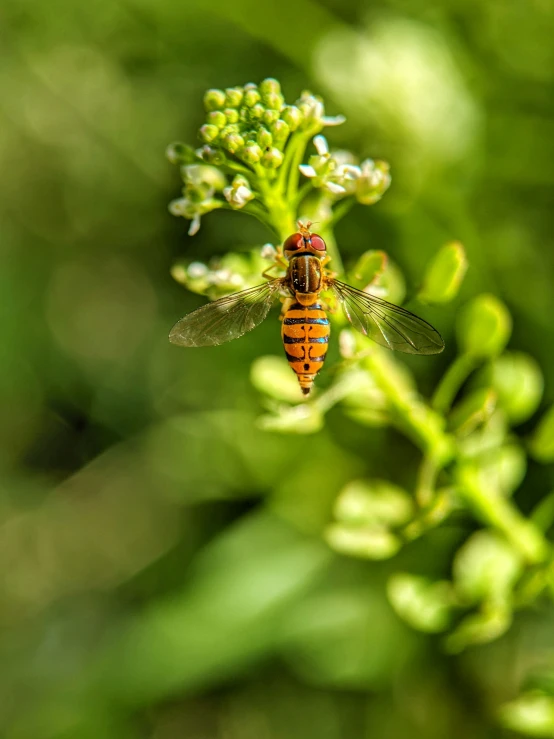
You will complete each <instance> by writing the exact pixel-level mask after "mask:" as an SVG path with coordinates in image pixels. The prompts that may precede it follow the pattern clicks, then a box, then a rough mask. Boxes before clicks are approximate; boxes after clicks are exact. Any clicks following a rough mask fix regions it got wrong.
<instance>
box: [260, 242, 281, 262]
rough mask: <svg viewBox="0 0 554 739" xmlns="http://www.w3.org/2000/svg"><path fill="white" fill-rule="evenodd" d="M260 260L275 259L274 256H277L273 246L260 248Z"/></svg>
mask: <svg viewBox="0 0 554 739" xmlns="http://www.w3.org/2000/svg"><path fill="white" fill-rule="evenodd" d="M260 254H261V257H262V259H271V260H273V259H275V256H276V255H277V250H276V249H275V247H274V246H273V244H264V245H263V246H262V250H261V252H260Z"/></svg>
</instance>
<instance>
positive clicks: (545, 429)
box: [530, 406, 554, 464]
mask: <svg viewBox="0 0 554 739" xmlns="http://www.w3.org/2000/svg"><path fill="white" fill-rule="evenodd" d="M530 448H531V454H532V455H533V457H534V458H535V459H537V460H538V461H539V462H543V463H545V464H546V463H547V462H552V461H554V406H550V408H549V409H548V410H547V411H546V413H545V414H544V416H543V417H542V418H541V420H540V421H539V425H538V426H537V428H536V429H535V432H534V434H533V436H532V438H531V447H530Z"/></svg>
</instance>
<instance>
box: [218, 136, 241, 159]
mask: <svg viewBox="0 0 554 739" xmlns="http://www.w3.org/2000/svg"><path fill="white" fill-rule="evenodd" d="M222 143H223V146H224V147H225V148H226V149H227V151H228V152H229V153H230V154H236V153H237V152H239V151H240V150H241V149H242V147H243V146H244V139H243V138H242V136H241V135H240V134H238V133H230V134H228V135H227V136H225V137H223V139H222Z"/></svg>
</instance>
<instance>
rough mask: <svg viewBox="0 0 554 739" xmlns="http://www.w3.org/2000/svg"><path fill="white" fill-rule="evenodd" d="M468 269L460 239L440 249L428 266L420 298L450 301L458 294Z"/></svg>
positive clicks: (423, 299)
mask: <svg viewBox="0 0 554 739" xmlns="http://www.w3.org/2000/svg"><path fill="white" fill-rule="evenodd" d="M466 270H467V257H466V254H465V251H464V247H463V246H462V244H460V242H459V241H453V242H452V243H450V244H446V245H445V246H443V247H442V249H440V250H439V251H438V252H437V254H436V255H435V257H434V258H433V259H432V260H431V263H430V264H429V265H428V266H427V269H426V271H425V277H424V279H423V287H422V288H421V290H420V291H419V295H418V298H419V299H420V300H421V301H422V302H423V303H448V302H449V301H450V300H453V299H454V298H455V297H456V295H457V294H458V290H459V289H460V285H461V284H462V280H463V279H464V275H465V273H466Z"/></svg>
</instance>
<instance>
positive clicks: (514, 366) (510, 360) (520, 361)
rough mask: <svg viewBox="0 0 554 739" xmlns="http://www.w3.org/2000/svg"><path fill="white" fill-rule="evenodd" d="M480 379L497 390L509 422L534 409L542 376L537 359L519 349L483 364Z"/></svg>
mask: <svg viewBox="0 0 554 739" xmlns="http://www.w3.org/2000/svg"><path fill="white" fill-rule="evenodd" d="M479 381H480V382H482V383H484V384H486V385H489V386H491V385H492V387H493V388H494V389H495V390H496V392H497V394H498V402H499V405H500V406H501V407H502V409H503V410H504V411H505V412H506V413H507V414H508V418H509V419H510V421H511V422H512V423H521V422H522V421H526V420H527V419H528V418H529V417H530V416H532V415H533V413H534V412H535V411H536V410H537V408H538V405H539V403H540V400H541V397H542V392H543V387H544V380H543V376H542V372H541V369H540V367H539V365H538V364H537V362H536V361H535V360H534V359H533V357H530V356H529V355H528V354H523V353H522V352H506V353H505V354H503V355H502V356H500V357H498V358H497V359H495V360H494V361H493V362H492V363H491V364H490V365H489V366H487V367H486V368H485V370H484V371H483V372H482V374H481V375H480V377H479Z"/></svg>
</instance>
